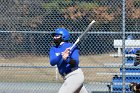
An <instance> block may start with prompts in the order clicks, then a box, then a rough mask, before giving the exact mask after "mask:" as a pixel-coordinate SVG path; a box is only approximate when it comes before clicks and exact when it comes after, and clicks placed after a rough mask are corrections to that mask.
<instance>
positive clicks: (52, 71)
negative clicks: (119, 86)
mask: <svg viewBox="0 0 140 93" xmlns="http://www.w3.org/2000/svg"><path fill="white" fill-rule="evenodd" d="M122 5H123V3H122V0H1V1H0V69H1V71H0V82H2V83H1V84H0V85H6V84H7V83H5V82H10V83H11V82H13V84H14V83H17V82H20V83H25V84H26V83H27V82H28V84H31V83H35V85H32V88H33V90H34V91H36V92H37V93H38V92H39V91H41V92H40V93H43V92H44V91H45V89H44V91H43V88H46V90H47V91H48V92H47V93H53V92H54V93H56V91H58V88H59V87H60V85H59V84H60V83H62V82H63V80H62V78H61V76H60V75H59V74H58V72H57V69H56V68H55V67H51V66H50V64H49V58H48V53H49V49H50V47H51V46H52V43H53V42H52V36H51V33H52V32H53V31H54V29H55V28H57V27H65V28H67V29H68V30H69V31H70V34H71V38H70V42H75V41H76V39H77V37H78V36H79V35H80V34H81V33H82V32H83V31H84V30H85V29H86V27H87V26H88V24H89V23H90V22H91V21H92V20H93V19H94V20H96V23H95V24H94V26H93V27H92V29H91V30H90V31H89V32H88V33H87V35H86V36H85V37H84V38H83V39H82V40H81V41H80V42H79V43H78V45H77V46H78V47H79V50H80V66H81V68H82V69H83V71H84V74H85V86H86V88H87V90H88V91H89V93H94V92H93V91H101V90H104V91H110V88H108V87H107V86H108V85H110V84H112V82H113V77H114V75H116V74H112V73H120V65H121V64H122V62H123V60H122V57H118V58H114V57H112V56H110V54H114V53H117V48H114V40H116V39H120V40H122V39H123V26H122V24H123V23H122V20H123V18H122V13H123V11H122ZM139 11H140V0H126V8H125V12H126V13H125V38H127V36H129V35H132V36H133V37H134V40H135V39H136V40H137V39H140V35H139V34H140V33H139V32H140V12H139ZM111 64H112V65H111ZM115 64H116V65H115ZM107 73H110V74H107ZM37 82H38V83H37ZM42 83H46V85H42ZM37 84H38V86H39V87H37ZM54 84H57V85H54ZM6 86H7V85H6ZM12 86H14V85H12ZM45 86H46V87H45ZM47 86H48V87H47ZM54 86H55V87H54ZM17 87H18V85H17V86H15V89H16V88H17ZM24 87H25V86H24ZM8 88H9V89H10V87H8V86H7V89H8ZM20 89H21V90H22V89H23V88H20ZM38 89H40V90H38ZM5 90H6V88H5V89H3V90H2V91H5ZM8 91H10V90H8ZM24 91H26V87H25V89H24ZM36 92H33V93H36ZM15 93H16V92H15ZM20 93H21V92H20ZM24 93H25V92H24ZM30 93H31V92H30Z"/></svg>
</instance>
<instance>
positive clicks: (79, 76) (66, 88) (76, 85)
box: [58, 68, 88, 93]
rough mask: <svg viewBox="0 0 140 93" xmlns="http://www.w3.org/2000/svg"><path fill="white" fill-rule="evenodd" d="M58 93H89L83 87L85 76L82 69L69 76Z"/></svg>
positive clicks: (65, 78) (65, 77)
mask: <svg viewBox="0 0 140 93" xmlns="http://www.w3.org/2000/svg"><path fill="white" fill-rule="evenodd" d="M63 78H64V83H63V85H62V86H61V88H60V89H59V92H58V93H88V92H87V90H86V88H85V87H84V86H83V83H84V74H83V72H82V70H81V69H80V68H78V69H77V70H75V71H73V72H71V73H69V74H67V75H66V76H64V77H63Z"/></svg>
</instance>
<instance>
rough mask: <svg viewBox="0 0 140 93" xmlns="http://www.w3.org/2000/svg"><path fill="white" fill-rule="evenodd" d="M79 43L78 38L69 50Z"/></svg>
mask: <svg viewBox="0 0 140 93" xmlns="http://www.w3.org/2000/svg"><path fill="white" fill-rule="evenodd" d="M79 41H80V38H78V39H77V40H76V42H75V43H74V44H73V45H72V46H71V47H70V50H72V49H73V47H74V46H75V45H76V44H77V43H78V42H79Z"/></svg>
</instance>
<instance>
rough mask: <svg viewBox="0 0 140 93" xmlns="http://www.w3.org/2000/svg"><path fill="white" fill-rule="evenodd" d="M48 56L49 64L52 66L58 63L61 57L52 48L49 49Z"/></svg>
mask: <svg viewBox="0 0 140 93" xmlns="http://www.w3.org/2000/svg"><path fill="white" fill-rule="evenodd" d="M49 58H50V64H51V66H54V65H56V64H58V62H59V61H60V60H61V59H62V55H61V54H60V55H58V56H57V55H56V54H55V51H54V49H53V48H51V49H50V53H49Z"/></svg>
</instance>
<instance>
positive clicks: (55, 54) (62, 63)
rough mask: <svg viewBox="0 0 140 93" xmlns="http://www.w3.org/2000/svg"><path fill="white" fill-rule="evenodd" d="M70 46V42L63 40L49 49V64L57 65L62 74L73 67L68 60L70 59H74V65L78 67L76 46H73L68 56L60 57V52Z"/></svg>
mask: <svg viewBox="0 0 140 93" xmlns="http://www.w3.org/2000/svg"><path fill="white" fill-rule="evenodd" d="M71 46H72V44H71V43H68V42H64V43H63V44H62V45H59V46H53V47H51V49H50V53H49V57H50V64H51V65H52V66H55V65H57V67H58V70H59V73H60V74H61V75H62V74H63V73H67V72H70V71H71V69H72V68H73V67H72V66H71V65H70V64H69V62H70V59H74V60H75V61H76V64H75V67H78V65H79V50H78V48H77V47H74V48H73V49H72V50H71V51H70V55H69V57H68V58H67V59H66V60H64V59H63V58H62V52H64V51H65V49H66V48H70V47H71Z"/></svg>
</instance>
